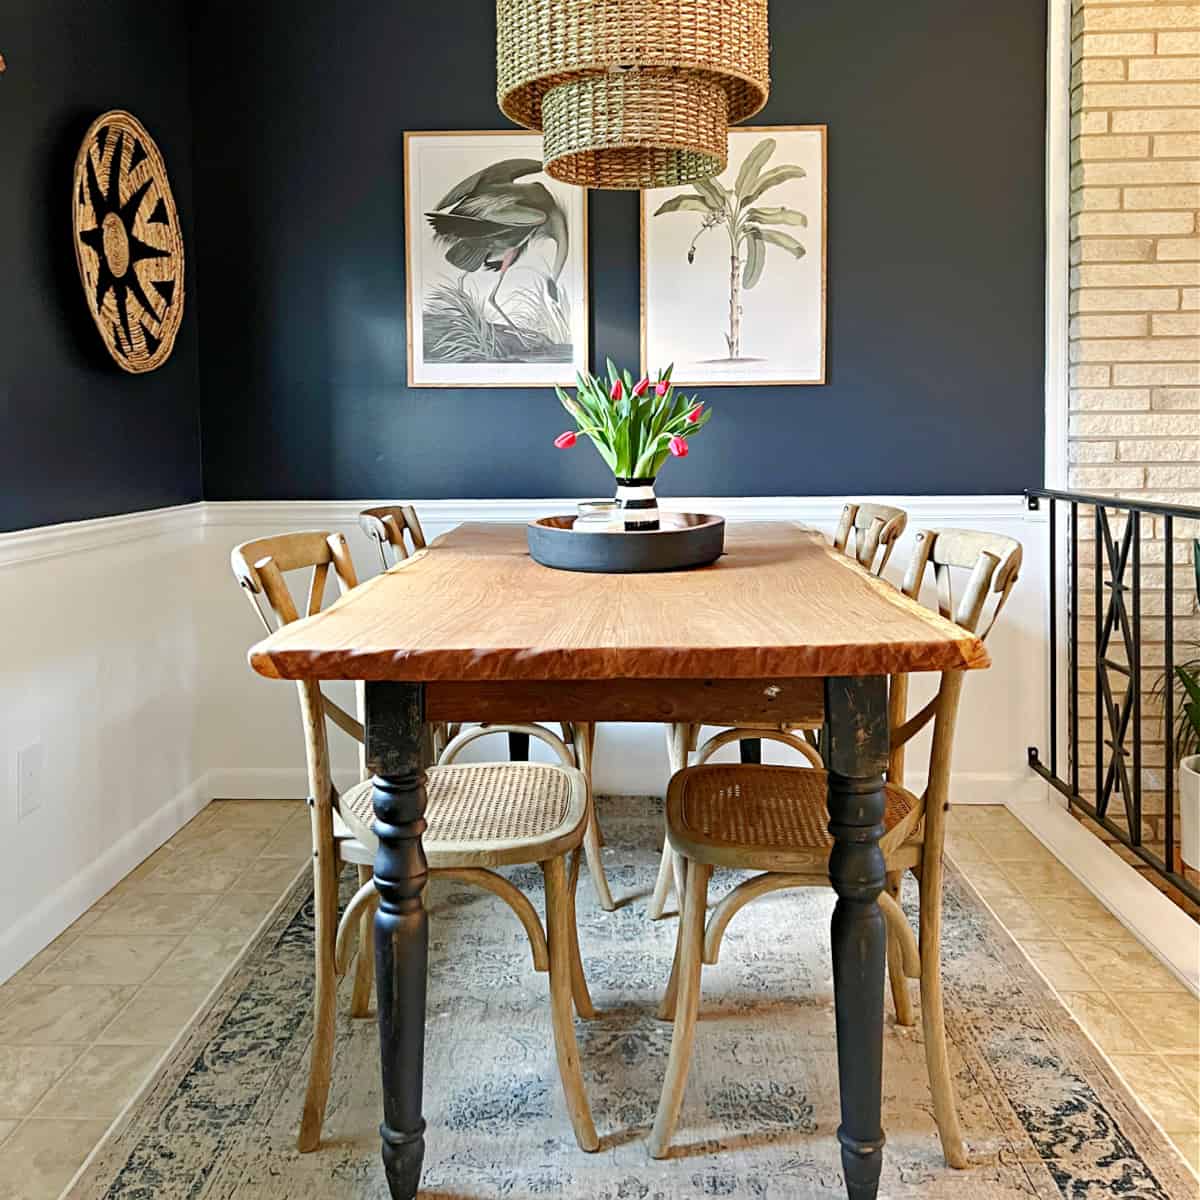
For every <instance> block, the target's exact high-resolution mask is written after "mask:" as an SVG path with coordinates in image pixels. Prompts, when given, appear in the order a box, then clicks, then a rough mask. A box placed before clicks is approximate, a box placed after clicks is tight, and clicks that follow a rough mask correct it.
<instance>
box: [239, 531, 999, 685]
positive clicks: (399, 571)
mask: <svg viewBox="0 0 1200 1200" xmlns="http://www.w3.org/2000/svg"><path fill="white" fill-rule="evenodd" d="M579 536H580V537H584V536H587V535H585V534H580V535H579ZM630 536H633V537H637V536H653V535H649V534H643V535H639V534H631V535H630ZM250 662H251V664H252V665H253V667H254V669H255V670H256V671H258V672H259V673H260V674H262V675H267V676H270V677H272V678H276V679H394V680H412V681H423V682H433V681H436V680H551V679H564V680H582V679H639V678H640V679H669V678H688V679H697V678H704V677H705V676H712V677H714V678H718V679H767V678H770V677H771V676H776V675H777V676H783V677H788V676H791V677H801V676H828V675H895V674H901V673H904V672H909V671H945V670H962V669H964V668H972V667H986V666H988V665H989V660H988V656H987V651H986V650H985V649H984V648H983V645H982V643H981V642H980V641H979V639H978V638H977V637H975V636H974V635H973V634H970V633H967V632H965V631H964V630H963V629H960V628H959V627H958V626H957V625H954V624H953V623H952V622H950V621H946V620H943V619H942V618H941V617H939V616H938V615H937V614H936V613H934V612H931V611H930V610H929V609H927V608H925V607H924V606H922V605H920V604H917V603H915V602H914V601H912V600H909V599H908V598H907V597H906V596H904V595H902V594H901V593H900V592H899V591H897V590H896V589H895V588H893V587H891V586H890V585H889V584H887V583H886V582H882V581H880V580H878V579H875V578H874V577H873V576H871V575H869V574H868V573H867V572H865V571H863V570H861V569H860V568H859V567H858V566H857V565H856V564H855V563H854V562H853V561H852V560H851V559H849V558H847V557H846V556H845V555H842V554H839V553H837V552H836V551H834V550H833V549H831V548H830V547H829V546H828V545H827V544H826V543H825V541H824V539H823V538H822V537H821V536H820V535H819V534H817V533H815V532H812V531H810V530H807V529H804V528H802V527H800V526H796V525H792V524H788V523H784V522H747V523H744V524H736V525H730V526H729V527H728V529H727V530H726V537H725V555H724V557H723V558H720V559H718V560H717V562H716V563H714V564H713V565H712V566H710V567H705V568H702V569H700V570H695V571H680V572H669V573H664V574H647V575H588V574H579V573H575V572H571V571H555V570H552V569H550V568H548V567H543V566H540V565H539V564H538V563H535V562H534V561H533V559H532V558H530V557H529V552H528V550H527V549H526V543H525V529H524V527H523V526H520V525H499V524H483V523H471V524H466V525H460V526H459V527H458V528H457V529H454V530H453V531H452V532H450V533H447V534H445V535H443V536H442V537H440V538H438V539H437V540H436V541H435V542H434V543H433V545H432V546H431V547H430V548H429V549H428V550H425V551H420V552H418V553H417V554H416V555H414V556H413V557H412V558H410V559H407V560H405V561H404V562H402V563H401V564H399V565H398V566H396V567H393V568H392V569H391V570H390V571H387V572H385V573H384V574H382V575H378V576H376V577H375V578H374V579H371V580H369V581H368V582H367V583H364V584H362V585H361V586H360V587H358V588H356V589H355V590H354V591H353V592H350V593H349V594H348V595H346V596H344V597H343V598H342V599H341V600H339V601H338V602H337V603H335V604H333V605H332V606H331V607H330V608H328V609H326V610H325V611H324V612H322V613H319V614H317V615H316V616H313V617H309V618H307V619H305V620H303V621H297V622H295V623H294V624H291V625H288V626H286V627H285V628H283V629H281V630H280V631H279V632H278V633H276V634H273V635H272V636H271V637H269V638H267V639H266V640H265V641H263V642H261V643H259V644H258V645H257V646H255V647H254V648H253V650H251V652H250Z"/></svg>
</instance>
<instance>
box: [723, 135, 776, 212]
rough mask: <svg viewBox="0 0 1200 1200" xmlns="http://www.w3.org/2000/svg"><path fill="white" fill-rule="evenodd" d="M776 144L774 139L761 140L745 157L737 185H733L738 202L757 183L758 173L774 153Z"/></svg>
mask: <svg viewBox="0 0 1200 1200" xmlns="http://www.w3.org/2000/svg"><path fill="white" fill-rule="evenodd" d="M776 144H777V143H776V141H775V139H774V138H763V140H762V141H761V142H759V143H758V145H757V146H755V147H754V149H753V150H751V151H750V153H749V154H747V155H746V158H745V161H744V162H743V163H742V169H741V170H740V171H739V172H738V177H737V183H736V184H734V188H733V190H734V191H735V192H736V193H737V196H738V199H739V200H740V199H741V198H742V197H743V196H744V195H745V194H746V193H747V192H748V191H749V190H750V189H751V188H752V187H753V186H754V185H755V184H756V183H757V182H758V176H759V172H760V171H762V169H763V167H764V166H766V164H767V159H769V158H770V157H771V155H772V154H774V153H775V146H776Z"/></svg>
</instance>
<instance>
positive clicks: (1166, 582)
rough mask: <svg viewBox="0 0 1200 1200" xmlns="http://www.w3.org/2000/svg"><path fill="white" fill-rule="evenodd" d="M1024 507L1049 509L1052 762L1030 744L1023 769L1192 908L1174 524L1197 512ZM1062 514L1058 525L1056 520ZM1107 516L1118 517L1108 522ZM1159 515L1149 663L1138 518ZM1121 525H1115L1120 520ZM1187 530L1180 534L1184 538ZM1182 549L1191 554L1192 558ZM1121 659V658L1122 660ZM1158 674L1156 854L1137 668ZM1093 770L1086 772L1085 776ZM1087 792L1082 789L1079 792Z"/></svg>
mask: <svg viewBox="0 0 1200 1200" xmlns="http://www.w3.org/2000/svg"><path fill="white" fill-rule="evenodd" d="M1026 496H1027V498H1028V503H1029V506H1030V508H1033V509H1038V508H1042V507H1043V506H1046V507H1048V508H1049V526H1050V529H1049V546H1050V551H1049V553H1050V564H1049V568H1050V569H1049V585H1048V586H1049V595H1050V728H1049V740H1050V747H1049V748H1050V760H1049V762H1048V763H1047V762H1043V761H1042V758H1041V754H1040V751H1039V750H1038V748H1037V747H1036V746H1031V747H1030V748H1029V765H1030V766H1031V767H1032V768H1033V769H1034V770H1035V771H1036V772H1037V773H1038V774H1039V775H1040V776H1041V777H1042V778H1043V779H1044V780H1046V782H1047V783H1049V784H1050V786H1051V787H1053V788H1055V789H1056V790H1057V791H1059V792H1061V793H1062V795H1064V796H1065V797H1066V798H1067V803H1068V806H1069V807H1070V808H1072V809H1078V810H1079V811H1080V812H1082V813H1085V814H1086V815H1087V816H1088V817H1089V818H1090V819H1091V820H1092V821H1094V822H1095V823H1096V824H1097V825H1099V826H1101V827H1102V828H1103V829H1104V830H1106V831H1107V832H1108V833H1109V834H1111V835H1112V837H1113V838H1114V839H1116V840H1117V841H1118V842H1120V843H1121V844H1122V845H1124V846H1126V847H1127V848H1128V849H1129V851H1130V852H1131V853H1132V854H1133V855H1134V856H1135V857H1136V858H1137V859H1138V860H1139V861H1140V862H1142V863H1144V864H1145V865H1146V866H1148V867H1150V868H1151V869H1152V870H1153V871H1155V872H1156V873H1157V874H1159V875H1161V876H1162V878H1163V879H1165V880H1167V881H1168V882H1169V883H1171V884H1172V885H1173V886H1174V887H1176V888H1178V889H1179V891H1180V892H1182V893H1183V894H1184V895H1186V896H1187V897H1188V898H1189V899H1191V900H1193V901H1195V902H1196V903H1198V904H1200V887H1197V886H1196V885H1195V884H1193V883H1191V882H1190V881H1189V880H1187V879H1185V878H1184V877H1183V875H1182V874H1181V873H1180V872H1179V871H1177V870H1176V869H1175V861H1176V857H1175V856H1176V847H1177V844H1178V840H1179V838H1178V832H1177V830H1176V828H1175V748H1176V727H1175V703H1176V697H1175V681H1174V679H1173V677H1172V670H1173V667H1174V664H1175V629H1174V624H1175V556H1174V550H1175V537H1176V527H1175V522H1176V520H1189V521H1197V522H1200V508H1187V507H1184V506H1182V505H1171V504H1158V503H1152V502H1142V501H1138V500H1123V499H1117V498H1115V497H1112V496H1094V495H1089V494H1087V493H1084V492H1067V491H1054V490H1051V489H1038V490H1031V491H1028V492H1026ZM1081 508H1082V509H1084V510H1085V513H1090V516H1091V520H1092V525H1093V539H1094V540H1093V553H1092V562H1091V564H1090V566H1091V569H1092V571H1093V572H1094V576H1095V578H1094V581H1093V587H1092V593H1093V594H1092V596H1091V598H1090V600H1091V603H1090V608H1091V620H1092V622H1093V626H1094V628H1093V638H1094V648H1093V652H1092V655H1091V660H1090V661H1084V655H1083V654H1081V652H1080V639H1079V623H1080V615H1081V611H1080V610H1081V604H1082V603H1086V601H1085V600H1083V599H1082V598H1081V597H1080V594H1079V568H1080V561H1079V557H1080V555H1079V547H1080V538H1079V523H1080V509H1081ZM1061 510H1065V516H1066V528H1065V530H1064V529H1061V528H1060V520H1061V518H1062V516H1063V515H1064V513H1063V511H1061ZM1110 513H1115V514H1120V515H1119V516H1117V517H1116V519H1114V517H1113V516H1110ZM1155 517H1160V518H1162V532H1161V538H1160V537H1159V535H1158V533H1157V532H1154V531H1152V532H1151V535H1150V537H1151V539H1152V540H1153V542H1154V543H1161V545H1162V565H1163V589H1162V595H1163V604H1162V607H1163V614H1162V616H1163V642H1162V654H1161V657H1159V656H1157V655H1155V656H1154V657H1155V659H1156V660H1157V661H1144V655H1143V650H1144V649H1145V647H1144V645H1143V628H1142V602H1143V595H1142V593H1143V583H1142V565H1143V539H1144V537H1145V532H1146V531H1145V528H1144V521H1143V518H1155ZM1122 525H1123V528H1121V526H1122ZM1191 538H1192V535H1191V534H1189V535H1188V541H1189V542H1190V541H1191ZM1063 545H1065V548H1066V560H1065V574H1066V589H1065V590H1066V605H1067V607H1066V613H1065V618H1066V631H1067V632H1066V642H1067V678H1066V681H1065V682H1066V688H1065V690H1066V708H1067V714H1066V721H1065V723H1064V722H1062V721H1061V720H1060V695H1059V693H1060V691H1061V690H1063V689H1062V684H1061V681H1060V679H1059V628H1060V623H1061V621H1060V618H1061V617H1062V616H1063V614H1062V613H1061V611H1060V598H1059V589H1060V586H1061V582H1060V579H1061V573H1062V572H1061V570H1060V564H1061V563H1063V558H1062V554H1061V550H1062V547H1063ZM1190 557H1191V556H1190V555H1189V559H1190ZM1122 656H1123V658H1124V661H1121V657H1122ZM1087 667H1091V668H1092V669H1093V670H1094V672H1095V708H1096V711H1095V715H1094V719H1093V722H1092V728H1091V729H1090V730H1089V731H1087V733H1086V736H1088V737H1089V738H1091V739H1092V740H1093V742H1094V748H1095V752H1094V757H1095V762H1094V763H1093V764H1091V765H1092V767H1093V768H1094V776H1092V777H1088V776H1085V775H1084V772H1083V768H1082V764H1081V762H1080V758H1081V755H1080V749H1081V747H1082V746H1083V744H1084V743H1083V742H1082V741H1081V737H1082V736H1085V735H1084V731H1083V729H1082V728H1081V726H1082V724H1083V722H1082V720H1081V717H1080V712H1079V675H1080V670H1081V669H1085V668H1087ZM1147 669H1152V670H1158V671H1160V672H1161V674H1160V675H1159V676H1158V678H1159V679H1160V680H1161V681H1162V683H1161V687H1159V688H1156V689H1152V690H1155V692H1156V698H1157V699H1158V700H1159V701H1160V702H1161V708H1162V712H1161V723H1162V743H1163V765H1162V776H1163V778H1162V792H1163V812H1162V814H1161V816H1162V834H1163V836H1162V853H1161V854H1159V853H1158V852H1157V845H1158V840H1157V839H1152V842H1153V845H1152V846H1151V845H1147V844H1146V838H1145V828H1146V824H1147V822H1146V820H1145V817H1146V814H1144V813H1143V809H1142V800H1143V794H1142V784H1143V780H1142V767H1143V762H1142V759H1143V745H1142V742H1143V728H1142V716H1143V699H1144V697H1143V692H1144V691H1145V690H1146V689H1145V687H1144V682H1143V671H1144V670H1147ZM1155 707H1156V708H1157V705H1156V706H1155ZM1060 732H1065V736H1066V743H1067V746H1066V759H1065V761H1066V766H1067V778H1065V779H1064V778H1063V777H1062V776H1061V775H1060V774H1059V763H1060V757H1061V756H1060V746H1059V741H1060ZM1091 774H1092V773H1089V775H1091ZM1085 792H1086V794H1085ZM1115 798H1119V800H1120V803H1121V806H1122V809H1123V811H1124V826H1122V824H1120V823H1119V822H1117V821H1114V820H1113V818H1112V816H1111V815H1110V809H1111V806H1112V803H1113V801H1114V799H1115Z"/></svg>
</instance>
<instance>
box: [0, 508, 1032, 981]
mask: <svg viewBox="0 0 1200 1200" xmlns="http://www.w3.org/2000/svg"><path fill="white" fill-rule="evenodd" d="M879 499H881V500H886V501H891V502H894V503H897V504H899V505H901V506H902V507H904V508H906V509H907V510H908V512H909V513H910V525H909V529H910V533H909V534H908V535H906V537H905V539H904V541H903V542H902V543H901V545H900V546H899V548H898V550H897V553H896V556H895V559H896V564H897V567H896V571H897V573H898V572H899V570H900V566H901V564H902V563H903V562H904V560H905V558H906V557H907V554H908V549H909V546H910V544H911V531H912V530H915V529H916V528H920V527H923V526H924V527H933V528H936V527H938V526H941V525H957V526H967V527H975V528H983V529H991V530H995V531H996V532H1003V533H1009V534H1011V535H1013V536H1014V537H1017V538H1019V539H1020V540H1021V541H1022V542H1023V543H1024V544H1025V547H1026V566H1025V571H1024V574H1023V577H1022V581H1021V584H1020V586H1019V587H1018V589H1017V591H1016V592H1015V593H1014V596H1013V599H1012V601H1011V604H1010V607H1009V610H1008V612H1007V614H1006V619H1005V621H1004V622H1003V623H1002V626H1001V627H1000V628H999V629H998V630H997V632H996V634H995V635H994V637H993V639H992V642H991V643H990V644H991V649H992V651H993V656H994V658H995V661H996V665H995V667H994V668H993V669H992V670H990V671H987V672H980V673H978V674H976V675H975V676H974V677H973V678H972V680H971V682H970V686H969V687H968V689H967V691H966V694H965V700H964V709H963V714H962V718H961V720H960V727H959V737H958V744H957V750H956V759H957V761H958V763H959V764H960V767H959V770H958V771H957V772H956V793H955V794H956V799H957V800H959V801H964V802H985V803H1003V802H1006V801H1012V800H1015V799H1022V798H1039V799H1040V798H1041V797H1042V796H1043V795H1044V788H1043V786H1042V784H1041V782H1040V780H1038V779H1037V778H1036V777H1035V776H1033V775H1031V773H1029V772H1028V771H1027V770H1026V769H1025V766H1024V763H1025V750H1026V746H1027V745H1029V744H1030V743H1031V741H1033V742H1036V741H1037V739H1038V737H1039V736H1040V731H1041V730H1042V729H1043V728H1044V725H1045V689H1046V678H1045V669H1046V655H1045V632H1044V629H1045V617H1044V613H1045V578H1046V572H1045V562H1046V557H1047V554H1046V545H1045V534H1046V526H1045V524H1044V518H1043V517H1042V516H1041V515H1040V514H1036V513H1032V514H1031V513H1027V512H1026V511H1025V508H1024V504H1023V501H1022V499H1021V498H1020V497H1017V496H1011V497H1008V496H1006V497H979V496H966V497H879ZM370 503H373V502H372V501H362V502H358V501H354V502H345V501H337V502H313V501H282V502H262V503H260V502H241V503H207V504H194V505H186V506H181V507H179V508H172V509H164V510H159V511H156V512H150V513H140V514H131V515H126V516H119V517H112V518H107V519H102V520H96V521H83V522H78V523H73V524H69V525H59V526H51V527H46V528H42V529H34V530H27V531H21V532H17V533H10V534H2V535H0V580H2V582H0V620H2V621H3V625H2V627H3V628H4V630H5V650H6V653H5V655H4V659H3V666H2V667H0V704H2V706H3V710H4V713H5V717H6V719H5V721H4V722H3V724H2V725H0V914H3V916H0V980H2V979H4V978H6V977H7V976H9V975H10V974H12V973H13V971H15V970H16V969H17V968H19V967H20V966H21V965H22V964H23V963H24V962H25V961H27V960H28V959H29V958H30V957H32V955H33V954H35V953H36V952H37V951H38V950H40V949H41V948H42V947H43V946H45V945H47V944H48V943H49V942H50V941H51V940H52V939H53V938H54V937H55V936H57V934H58V933H60V932H61V931H62V930H63V929H65V928H66V926H67V925H69V924H70V923H71V921H73V920H74V919H75V918H76V917H77V916H78V915H79V914H80V913H82V912H83V911H84V910H86V909H87V907H88V906H89V905H91V904H92V903H93V902H94V901H95V900H97V899H98V898H99V897H100V896H102V895H103V894H104V893H105V892H106V891H107V890H108V889H109V888H110V887H112V886H113V885H114V884H115V883H116V882H118V881H119V880H120V879H121V877H122V876H123V875H124V874H126V873H127V872H128V871H129V870H131V869H132V868H133V867H134V866H135V865H136V864H137V863H138V862H139V861H141V860H142V859H143V858H145V857H146V856H147V855H148V854H150V853H151V852H152V851H153V850H155V849H156V848H157V847H158V846H159V845H161V844H162V842H163V841H165V840H166V839H167V838H168V837H170V836H171V834H173V833H174V832H175V831H176V830H177V829H178V828H180V827H181V826H182V825H183V824H184V823H185V822H186V821H187V820H189V819H190V818H191V817H192V816H193V815H194V814H195V813H196V812H198V811H200V809H201V808H203V806H204V805H205V804H206V803H208V801H209V800H211V799H213V798H215V797H242V796H245V797H264V798H265V797H278V796H297V797H298V796H303V795H304V794H305V792H306V791H307V788H306V785H305V777H304V770H303V761H304V758H303V745H302V741H301V735H300V726H299V721H298V719H297V708H296V697H295V692H294V690H293V689H292V688H291V687H289V686H287V685H284V684H280V683H278V682H276V681H270V680H266V679H262V678H260V677H258V676H257V675H255V674H254V673H253V672H251V670H250V669H249V667H248V666H247V664H246V650H247V649H248V647H249V646H250V645H251V644H252V643H253V642H254V641H256V640H257V639H258V637H259V636H260V633H261V629H260V626H259V625H258V623H257V620H256V619H255V617H254V615H253V614H252V612H251V611H250V607H249V605H247V603H246V601H245V599H244V597H243V595H242V593H241V591H240V589H239V588H238V587H237V586H236V585H235V583H234V581H233V576H232V574H231V573H230V570H229V551H230V549H231V548H232V546H234V545H235V544H236V543H238V542H241V541H245V540H247V539H248V538H252V537H257V536H262V535H265V534H269V533H277V532H280V531H282V530H290V529H329V530H335V529H337V530H341V531H343V532H344V533H346V535H347V537H348V538H349V539H350V544H351V547H352V551H353V554H354V559H355V562H356V564H357V565H358V568H359V571H360V574H361V576H362V577H363V578H365V577H367V576H369V575H371V574H373V573H374V572H375V571H376V570H378V561H377V558H376V557H375V552H374V550H373V548H372V547H371V546H370V544H369V543H367V541H366V540H365V538H363V536H362V535H361V533H360V532H359V530H358V527H357V523H356V516H357V513H358V512H359V510H360V509H361V508H363V507H366V506H367V505H368V504H370ZM417 504H418V508H419V510H420V512H421V516H422V520H423V522H424V524H425V528H426V531H427V532H428V533H429V534H430V535H431V536H436V535H437V534H439V533H442V532H445V531H446V530H448V529H450V528H452V527H453V526H455V525H457V524H459V523H460V522H462V521H468V520H493V521H495V520H501V521H512V522H524V521H527V520H529V519H530V518H532V517H536V516H540V515H544V514H546V513H550V512H566V511H570V510H571V508H572V507H573V504H574V501H569V500H553V499H551V500H502V501H489V500H438V501H425V502H423V501H417ZM841 506H842V501H841V499H839V498H828V499H826V498H817V499H809V498H796V497H781V498H764V499H742V498H739V499H732V498H725V497H722V498H701V499H694V500H672V501H668V502H666V504H665V507H673V508H687V509H691V510H693V511H713V512H720V513H723V514H725V515H726V516H727V517H728V518H729V519H730V520H746V519H772V520H795V521H802V522H805V523H808V524H811V525H815V526H817V527H819V528H822V529H824V530H826V531H829V530H831V529H832V528H833V526H834V524H835V523H836V520H837V516H838V514H839V512H840V511H841ZM579 586H580V587H581V588H584V587H586V586H587V577H586V576H583V575H581V576H580V577H579ZM337 690H338V687H337V685H335V687H334V691H335V692H336V691H337ZM341 690H342V691H343V699H344V700H345V701H346V702H347V703H352V697H350V696H348V695H345V693H346V692H347V691H348V690H349V689H348V688H345V687H343V688H342V689H341ZM916 690H917V689H914V691H916ZM339 736H340V735H339ZM34 743H41V745H42V747H43V758H44V769H43V803H42V806H41V808H39V809H38V810H37V811H35V812H33V813H31V814H30V815H28V816H26V817H25V818H24V819H23V820H20V821H18V818H17V777H16V776H17V771H16V761H17V755H18V753H19V752H20V751H21V750H22V749H23V748H24V747H27V746H29V745H32V744H34ZM335 745H337V743H335ZM485 747H486V744H485ZM481 752H484V751H483V748H481ZM767 757H768V758H771V757H772V754H771V752H770V751H768V755H767ZM910 761H911V762H912V763H913V764H914V767H915V764H917V763H919V762H920V755H919V754H914V755H913V756H912V758H911V759H910ZM335 766H336V769H337V773H338V775H339V776H340V779H341V780H345V781H350V780H352V779H353V778H354V756H353V751H352V749H351V747H350V746H349V745H341V746H338V747H337V757H336V759H335ZM666 770H667V760H666V753H665V749H664V746H663V743H662V738H661V733H660V731H659V730H657V729H655V728H653V727H646V726H636V725H610V726H605V727H604V728H603V729H602V731H601V734H600V742H599V755H598V759H597V766H596V773H597V785H598V787H599V789H600V790H601V791H607V792H612V793H625V794H641V793H655V792H661V790H662V788H663V785H664V781H665V776H666ZM916 774H917V772H916V770H915V769H914V776H916ZM915 781H916V780H915V779H914V780H912V781H910V782H915Z"/></svg>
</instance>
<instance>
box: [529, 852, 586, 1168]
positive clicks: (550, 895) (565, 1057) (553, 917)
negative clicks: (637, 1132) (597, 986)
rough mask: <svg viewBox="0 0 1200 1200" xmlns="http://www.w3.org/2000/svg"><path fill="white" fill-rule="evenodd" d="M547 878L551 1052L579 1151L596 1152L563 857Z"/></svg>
mask: <svg viewBox="0 0 1200 1200" xmlns="http://www.w3.org/2000/svg"><path fill="white" fill-rule="evenodd" d="M541 866H542V873H543V875H544V876H545V879H546V932H547V941H548V943H549V946H550V1017H551V1020H552V1022H553V1024H554V1049H555V1053H556V1054H557V1056H558V1073H559V1076H560V1078H561V1079H562V1087H563V1094H564V1095H565V1096H566V1100H567V1111H568V1112H569V1113H570V1115H571V1125H572V1126H573V1128H574V1130H575V1140H576V1141H577V1142H578V1143H579V1147H580V1149H581V1150H588V1151H592V1150H597V1149H599V1146H600V1139H599V1138H598V1137H597V1136H596V1127H595V1126H594V1125H593V1124H592V1114H591V1109H590V1108H589V1107H588V1100H587V1092H586V1091H585V1090H584V1086H583V1071H582V1070H581V1069H580V1066H579V1046H578V1044H577V1043H576V1041H575V1014H574V1012H573V1011H572V1007H571V924H572V922H571V907H572V906H571V898H570V895H569V894H568V892H567V866H566V861H565V860H564V859H562V858H552V859H549V860H548V861H547V862H544V863H542V864H541Z"/></svg>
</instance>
